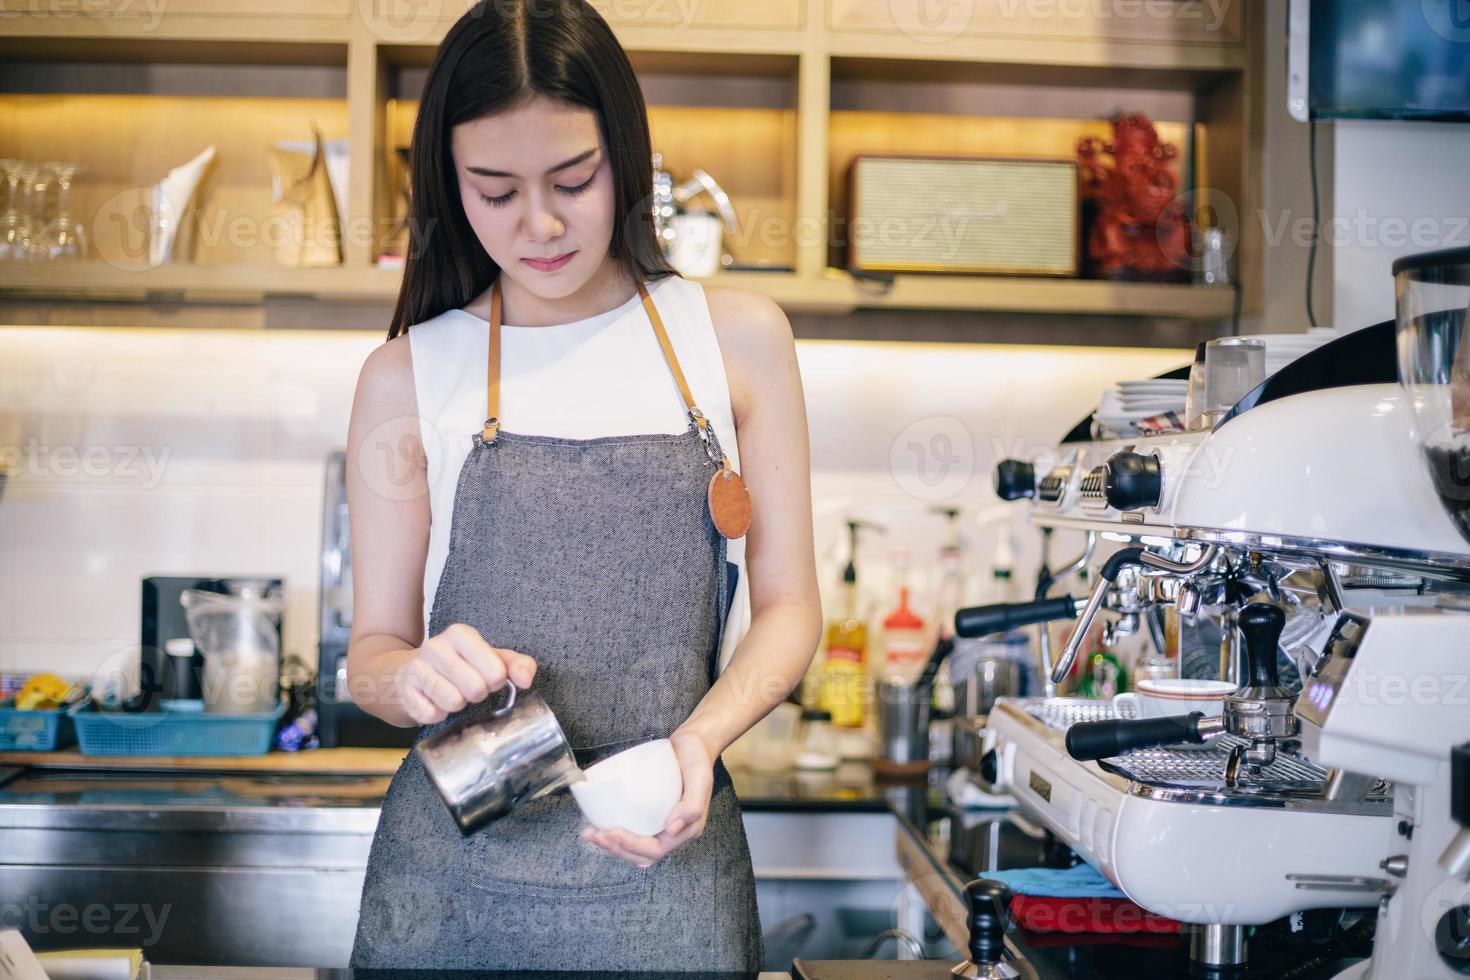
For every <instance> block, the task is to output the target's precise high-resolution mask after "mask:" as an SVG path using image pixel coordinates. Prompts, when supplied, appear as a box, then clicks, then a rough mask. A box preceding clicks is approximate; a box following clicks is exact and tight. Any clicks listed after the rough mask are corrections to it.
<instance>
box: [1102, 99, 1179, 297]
mask: <svg viewBox="0 0 1470 980" xmlns="http://www.w3.org/2000/svg"><path fill="white" fill-rule="evenodd" d="M1178 153H1179V151H1178V150H1177V149H1176V148H1175V147H1174V146H1173V145H1171V144H1169V143H1162V142H1160V141H1159V134H1158V132H1157V131H1156V130H1155V129H1154V127H1153V123H1151V122H1149V121H1148V117H1147V116H1145V115H1143V114H1142V113H1133V114H1130V115H1125V116H1119V117H1118V118H1116V119H1114V120H1113V139H1112V141H1111V142H1107V143H1104V142H1103V141H1102V140H1100V139H1098V138H1097V137H1095V136H1084V137H1083V138H1082V139H1080V140H1078V141H1077V162H1078V166H1079V169H1080V179H1081V182H1082V199H1083V201H1086V202H1090V203H1091V204H1092V205H1093V208H1094V211H1093V216H1092V230H1091V232H1090V233H1089V235H1088V237H1087V254H1088V258H1089V259H1091V271H1092V274H1093V275H1095V276H1097V277H1098V278H1102V279H1148V280H1154V281H1174V280H1182V281H1187V280H1188V279H1189V270H1190V256H1189V238H1190V235H1189V213H1188V211H1187V210H1186V209H1185V207H1184V205H1183V203H1182V202H1180V201H1179V199H1178V185H1179V179H1178V178H1177V177H1176V176H1175V175H1174V171H1173V170H1172V169H1170V166H1169V165H1170V162H1171V161H1173V159H1174V158H1175V157H1176V156H1178ZM1104 154H1110V155H1111V156H1112V158H1113V159H1112V166H1108V165H1107V164H1106V163H1104V162H1103V160H1102V159H1101V158H1102V156H1103V155H1104Z"/></svg>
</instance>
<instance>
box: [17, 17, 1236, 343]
mask: <svg viewBox="0 0 1470 980" xmlns="http://www.w3.org/2000/svg"><path fill="white" fill-rule="evenodd" d="M593 5H594V6H595V7H597V8H598V9H599V10H600V11H601V12H603V14H604V16H607V17H608V19H609V21H610V22H611V23H612V25H613V27H614V29H615V31H616V32H617V33H618V35H619V37H620V39H621V40H622V42H623V43H624V45H625V46H626V47H627V48H628V50H629V52H630V55H631V57H632V59H633V61H634V64H635V67H636V68H637V70H638V71H639V74H640V77H641V78H642V79H643V81H644V87H645V92H646V93H647V95H648V101H649V105H650V118H651V122H652V125H653V129H654V133H655V140H656V148H657V149H659V150H660V152H663V153H664V155H665V158H666V160H667V161H668V163H669V166H670V167H671V169H672V170H673V172H674V173H675V175H676V176H682V174H683V173H685V172H687V170H688V169H689V168H690V167H693V166H704V167H705V168H706V169H708V170H710V171H711V172H712V173H713V174H714V175H715V177H716V179H718V180H720V181H721V182H722V183H724V184H725V186H726V188H727V190H729V191H730V193H731V197H732V199H733V200H734V201H735V202H736V205H737V210H738V211H739V213H740V217H741V219H742V223H743V224H744V223H747V222H748V223H749V225H750V227H751V228H752V229H756V231H754V232H752V233H751V234H749V235H746V236H744V237H743V240H741V241H737V242H736V243H734V245H733V247H732V248H731V251H732V252H733V253H735V256H736V259H737V261H738V262H742V263H746V264H752V265H753V264H770V265H772V266H776V267H778V268H781V270H782V271H748V272H730V273H724V274H721V275H720V276H718V277H716V278H715V279H714V280H713V281H715V282H719V283H726V284H730V285H737V286H740V287H744V288H749V289H754V290H758V291H760V292H763V293H765V294H767V295H769V296H771V297H772V298H773V299H775V300H776V301H777V302H778V303H780V304H781V305H782V306H783V307H784V308H786V309H787V310H788V312H792V313H815V314H842V313H846V312H850V311H853V310H857V309H893V310H949V311H956V310H958V311H991V312H1003V313H1042V314H1048V313H1049V314H1063V315H1102V316H1114V317H1117V316H1132V317H1139V318H1149V317H1157V318H1174V319H1185V320H1194V321H1212V320H1214V321H1218V320H1224V319H1228V318H1229V316H1230V315H1231V312H1232V309H1233V306H1234V302H1235V297H1234V295H1233V291H1232V290H1228V289H1227V290H1220V289H1216V288H1210V287H1199V286H1191V285H1159V284H1146V283H1111V282H1101V281H1094V280H1081V279H1075V280H1054V279H1033V278H1022V277H985V276H960V277H951V276H936V275H900V276H897V277H895V278H894V279H892V280H891V281H887V282H877V281H872V280H866V279H861V280H859V279H854V277H853V276H851V275H849V274H848V273H847V272H845V271H843V270H841V269H839V268H835V267H834V266H835V265H836V264H838V263H840V250H838V249H834V248H833V246H832V244H831V242H830V240H829V239H830V237H831V236H830V234H829V232H830V230H831V228H832V227H833V226H834V220H833V219H834V216H840V215H841V207H842V205H843V201H844V199H845V195H844V194H843V191H842V187H841V181H842V179H843V175H844V174H845V170H846V166H847V163H848V162H849V161H850V159H851V156H852V155H853V154H854V153H856V152H859V151H861V150H874V149H892V148H893V146H894V145H895V141H900V142H901V141H904V140H908V141H910V142H912V143H914V144H915V145H916V146H919V147H920V148H921V149H922V151H924V152H939V151H941V150H942V149H944V148H945V147H946V146H950V147H951V148H952V150H953V152H986V148H987V147H989V148H994V150H996V151H998V150H999V149H1001V148H1006V147H1008V148H1010V149H1012V150H1014V148H1015V146H1016V145H1017V144H1018V142H1019V143H1021V144H1026V145H1030V146H1032V147H1033V148H1034V149H1035V152H1036V153H1037V154H1041V155H1046V154H1052V155H1059V154H1064V153H1065V150H1066V148H1067V147H1068V146H1070V145H1074V144H1075V136H1076V135H1080V134H1081V133H1083V132H1094V131H1098V128H1099V123H1098V120H1099V119H1103V118H1105V117H1106V115H1108V114H1109V112H1111V111H1113V110H1114V109H1129V108H1133V107H1135V106H1139V105H1141V106H1144V107H1145V108H1150V107H1151V108H1153V109H1154V112H1153V113H1152V114H1153V115H1155V117H1156V118H1157V119H1158V120H1159V123H1160V130H1161V132H1163V133H1164V134H1165V136H1166V137H1167V138H1169V139H1171V140H1174V141H1176V142H1180V143H1184V144H1186V145H1187V147H1188V159H1189V170H1190V173H1189V176H1191V177H1192V178H1193V180H1194V182H1195V184H1196V185H1197V186H1199V187H1207V188H1211V189H1212V192H1213V193H1215V194H1218V195H1222V196H1223V199H1224V200H1227V201H1228V202H1229V204H1230V205H1232V206H1233V207H1234V209H1235V213H1236V214H1238V215H1241V216H1246V215H1249V214H1251V213H1253V211H1254V209H1255V208H1257V207H1259V202H1260V200H1261V187H1260V179H1261V178H1260V175H1261V170H1262V168H1261V165H1260V155H1261V138H1262V106H1261V100H1262V95H1261V93H1262V89H1263V85H1264V78H1263V67H1262V64H1261V59H1262V52H1261V38H1262V33H1263V32H1262V20H1263V17H1264V10H1263V7H1264V4H1263V3H1262V2H1259V0H1247V2H1244V3H1241V4H1235V5H1232V6H1230V7H1229V8H1228V10H1227V12H1226V15H1225V17H1224V19H1223V20H1221V21H1220V22H1219V23H1215V24H1212V23H1210V22H1209V21H1208V18H1207V17H1204V14H1205V13H1207V12H1208V8H1207V7H1206V6H1205V5H1198V6H1197V7H1196V6H1195V5H1179V6H1178V7H1177V10H1178V11H1179V14H1178V15H1176V16H1173V17H1162V16H1151V15H1150V14H1149V13H1147V11H1149V10H1156V9H1163V8H1150V7H1149V5H1138V4H1135V3H1131V2H1130V0H1118V2H1117V4H1116V6H1115V5H1114V4H1113V3H1111V2H1109V0H1104V2H1102V3H1100V4H1094V5H1091V7H1090V8H1089V12H1088V14H1087V15H1086V16H1078V15H1077V13H1076V12H1074V11H1071V10H1070V8H1069V9H1068V10H1067V11H1063V10H1062V8H1061V7H1060V6H1057V5H1045V6H1036V8H1035V11H1033V10H1032V6H1031V5H1027V4H1001V3H999V2H998V0H975V2H974V3H967V4H952V5H945V6H944V11H945V13H944V16H942V17H940V18H939V19H938V20H937V21H933V20H929V19H926V18H925V17H924V16H923V13H924V11H923V10H921V9H920V8H921V7H922V0H703V2H701V3H700V4H697V5H694V6H693V7H690V6H689V5H680V4H676V3H673V2H671V0H668V2H665V0H646V2H639V3H614V2H611V0H594V3H593ZM464 7H465V4H464V0H457V2H453V3H450V4H445V5H443V7H442V8H440V7H438V6H437V5H417V6H408V7H404V8H403V10H405V11H407V14H406V15H405V16H398V15H399V14H400V13H402V11H400V10H398V9H397V8H395V7H394V5H392V4H390V3H387V2H386V0H371V2H367V0H365V2H357V0H291V2H286V0H262V2H259V3H256V4H252V5H249V7H248V9H246V8H242V7H241V6H240V5H238V4H232V3H227V2H225V0H171V2H170V3H169V5H168V6H167V7H166V8H165V9H164V10H163V11H162V13H160V14H159V15H158V16H157V17H156V18H152V19H150V17H149V16H148V15H147V11H146V9H145V8H142V7H139V8H137V15H136V16H131V17H125V16H121V15H118V16H109V17H84V16H72V15H69V14H68V13H66V12H62V13H58V14H55V15H47V14H44V13H36V12H34V11H35V9H36V8H34V5H32V4H29V3H28V2H27V0H0V14H14V16H10V17H7V19H6V36H5V37H4V38H0V63H7V64H9V65H10V67H9V68H0V155H3V156H9V157H22V158H29V159H57V158H61V159H80V160H83V161H86V162H87V163H89V164H91V165H92V170H91V171H89V173H88V174H86V175H84V176H83V177H82V178H80V179H79V180H78V181H77V182H76V183H75V185H74V187H73V203H74V207H75V208H76V210H77V211H78V212H79V213H80V214H83V215H86V214H95V213H97V209H98V208H99V206H101V205H102V204H103V203H104V202H106V201H108V200H113V199H115V198H116V196H117V195H118V194H122V193H126V192H127V190H128V189H129V188H130V187H131V188H133V189H135V190H136V188H138V187H140V186H146V185H147V184H150V183H152V182H155V181H157V180H158V179H159V178H160V177H161V176H162V175H163V173H164V172H165V171H166V170H167V169H168V168H169V167H172V166H175V165H177V164H178V163H180V162H181V161H183V160H184V159H187V158H188V157H189V156H191V155H192V154H193V153H195V152H197V151H198V150H199V149H201V148H202V147H203V146H204V145H207V144H209V143H215V144H216V145H217V146H219V147H220V150H221V154H220V155H221V163H220V164H219V167H220V171H217V172H216V173H215V174H212V175H211V179H210V180H209V181H207V182H206V184H207V187H208V190H207V191H203V190H202V199H201V200H200V201H199V202H198V205H199V207H200V209H201V211H203V212H210V211H211V209H213V210H215V211H218V212H221V213H225V214H232V215H239V216H243V217H244V218H245V219H247V220H253V221H260V220H263V215H264V214H265V213H266V212H267V211H268V208H269V175H268V172H267V170H266V164H265V153H264V151H265V146H266V144H267V143H268V142H269V141H271V140H274V139H304V138H306V137H307V136H308V135H309V126H310V125H311V124H315V125H317V126H319V127H320V128H321V129H322V130H323V134H324V135H325V136H327V137H329V138H330V137H332V136H338V137H346V138H347V139H348V141H349V146H350V161H349V170H350V179H349V193H348V206H347V212H348V213H347V215H346V222H347V223H348V224H353V225H357V226H358V227H361V228H371V229H373V230H372V232H371V233H369V234H366V235H364V234H357V235H352V234H348V235H346V236H344V238H345V239H346V242H347V244H346V247H345V248H344V259H345V261H344V264H343V265H342V266H340V267H338V268H331V269H294V268H286V267H282V266H278V265H274V264H272V255H271V253H270V251H269V249H268V247H266V246H264V245H261V244H259V243H247V244H245V245H242V244H241V243H240V242H239V241H237V240H235V239H232V238H231V237H230V236H228V235H225V236H223V238H219V237H217V238H215V239H212V240H210V241H207V242H204V243H203V244H196V245H195V246H194V251H193V253H192V256H191V257H192V260H193V261H189V262H184V261H180V262H177V263H176V264H172V265H167V266H162V267H158V268H151V269H139V268H137V267H136V265H135V264H129V263H119V262H116V261H104V260H102V259H94V260H91V261H86V262H81V263H70V264H66V263H48V264H36V265H25V266H10V267H8V268H0V303H5V302H12V301H14V302H20V301H26V302H35V301H38V300H39V301H44V300H46V299H50V298H55V299H66V300H68V301H83V302H98V303H115V302H129V303H135V304H138V305H139V306H140V308H143V307H146V306H147V304H149V303H154V302H168V303H181V302H182V303H198V304H200V305H201V307H206V306H209V305H220V304H237V305H238V304H253V303H267V302H270V301H271V300H273V299H275V298H278V297H290V298H292V299H302V298H306V299H311V300H317V301H321V302H324V303H331V302H337V301H359V302H363V303H370V304H376V303H381V304H385V305H386V304H389V303H391V302H392V301H393V299H394V297H395V296H396V293H397V288H398V282H399V278H400V274H399V273H398V272H397V271H394V270H392V269H385V268H378V267H377V266H376V265H375V262H374V259H375V255H376V253H377V252H378V251H379V250H380V248H381V247H382V245H383V243H384V240H385V239H386V230H387V228H388V227H390V226H391V224H392V221H393V217H394V199H395V194H394V191H393V187H394V186H395V185H394V181H395V180H396V179H397V173H396V170H395V168H396V167H397V166H398V163H397V161H396V159H395V154H394V147H395V146H398V145H403V144H404V143H406V141H407V133H408V132H409V131H410V130H411V125H412V119H413V112H414V111H415V109H416V100H417V91H416V86H417V85H418V84H421V80H422V73H423V71H424V70H425V68H426V66H427V65H428V63H429V60H430V58H431V57H432V54H433V51H434V48H435V46H436V45H437V43H438V41H439V40H440V39H441V38H442V37H443V35H444V32H445V31H446V30H447V29H448V28H449V26H450V25H451V24H452V23H453V21H454V19H455V18H456V17H457V16H458V14H459V13H460V12H461V11H462V10H463V9H464ZM58 9H59V8H58ZM1169 9H1176V8H1169ZM1048 10H1051V11H1053V13H1052V15H1051V16H1044V15H1043V14H1044V12H1045V11H1048ZM1140 10H1143V11H1145V12H1144V13H1141V14H1140V13H1138V11H1140ZM686 11H687V13H686ZM954 11H960V12H961V13H963V12H965V11H968V13H967V14H966V15H965V18H964V19H960V20H956V19H955V16H957V15H955V14H954ZM1038 11H1040V12H1043V14H1038V13H1037V12H1038ZM1189 11H1197V12H1199V13H1200V16H1201V17H1204V19H1203V20H1201V19H1197V18H1195V17H1193V16H1189V17H1186V16H1184V14H1185V13H1187V12H1189ZM1064 14H1065V15H1064ZM158 66H173V67H172V68H171V69H168V70H163V69H160V68H159V67H158ZM216 66H217V67H216ZM83 67H84V68H85V69H86V70H85V71H81V70H79V69H81V68H83ZM99 72H102V74H101V75H99V74H98V73H99ZM283 73H284V74H283ZM155 74H156V77H155ZM78 78H82V79H87V80H84V81H82V82H77V81H76V79H78ZM99 78H103V79H106V80H108V82H107V87H106V88H101V89H99V88H98V87H97V85H98V83H97V79H99ZM158 78H162V79H164V81H163V82H162V83H160V82H158V80H157V79H158ZM168 79H172V81H169V80H168ZM190 79H193V83H192V84H191V81H190ZM283 79H284V81H283ZM88 80H89V81H88ZM232 85H233V86H234V88H233V89H232V88H231V86H232ZM283 86H284V87H285V88H287V89H290V92H289V93H283V92H282V91H281V89H282V88H283ZM117 92H121V93H123V94H109V93H117ZM199 92H204V93H207V94H197V93H199ZM262 92H264V94H261V93H262ZM875 92H881V99H878V100H876V101H875V99H874V93H875ZM1018 93H1022V95H1021V96H1018ZM1031 93H1037V95H1036V99H1035V105H1036V108H1034V109H1031V110H1029V111H1028V109H1027V106H1026V104H1025V103H1027V102H1030V101H1031V100H1032V99H1031ZM201 100H204V102H202V101H201ZM208 100H220V101H218V102H208ZM206 103H207V105H209V106H217V107H218V111H215V112H208V111H203V110H202V109H201V106H202V105H204V104H206ZM936 103H942V104H940V105H936ZM1018 103H1020V104H1018ZM1109 106H1111V107H1112V109H1109V108H1107V107H1109ZM179 120H188V125H187V126H183V125H182V124H180V123H179ZM951 122H952V125H950V123H951ZM1103 128H1104V129H1105V126H1104V127H1103ZM99 146H100V147H102V148H103V150H100V151H99V150H98V149H97V148H98V147H99ZM762 222H765V223H766V224H768V225H769V226H771V227H778V228H785V229H787V230H788V232H791V233H790V234H788V235H787V236H786V237H785V238H784V239H780V236H766V235H764V234H763V233H762V232H760V231H759V229H761V228H762V227H763V225H762ZM1253 225H1254V223H1252V222H1248V221H1246V220H1244V218H1243V217H1242V220H1241V221H1240V233H1239V237H1240V243H1239V251H1238V270H1239V278H1240V280H1241V289H1242V307H1243V309H1244V310H1245V311H1247V312H1251V311H1254V310H1255V309H1256V308H1257V307H1258V305H1259V293H1260V280H1261V269H1260V263H1261V252H1262V243H1261V241H1260V236H1259V229H1255V228H1253ZM798 231H801V232H805V233H796V232H798ZM106 234H107V232H106V230H105V229H103V236H104V237H105V235H106ZM94 237H95V236H94ZM203 318H204V320H205V321H206V322H205V323H204V324H202V325H208V324H207V321H208V316H207V314H205V315H204V317H203ZM1039 339H1044V338H1039Z"/></svg>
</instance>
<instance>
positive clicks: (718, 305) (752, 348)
mask: <svg viewBox="0 0 1470 980" xmlns="http://www.w3.org/2000/svg"><path fill="white" fill-rule="evenodd" d="M704 296H705V301H706V302H707V303H708V304H709V314H710V320H711V322H712V323H714V326H715V334H716V335H717V336H718V337H719V340H720V344H721V346H724V345H725V344H726V343H727V342H728V343H729V345H730V346H731V347H734V348H737V349H740V350H742V351H745V352H746V353H747V354H754V355H756V356H759V355H760V354H761V353H765V354H766V355H771V354H776V355H779V354H780V352H781V351H783V350H784V349H785V348H786V347H787V346H788V345H789V344H790V343H791V323H790V321H789V320H787V319H786V314H785V312H783V311H782V309H781V307H780V306H778V305H777V304H776V301H775V300H773V299H771V298H770V297H769V296H766V295H764V294H762V293H757V292H755V291H754V290H751V289H741V288H739V287H738V286H711V285H707V286H705V287H704Z"/></svg>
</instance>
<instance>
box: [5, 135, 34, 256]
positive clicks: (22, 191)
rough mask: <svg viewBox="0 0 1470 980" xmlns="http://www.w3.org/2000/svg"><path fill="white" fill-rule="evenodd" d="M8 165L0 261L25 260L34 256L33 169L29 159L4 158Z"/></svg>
mask: <svg viewBox="0 0 1470 980" xmlns="http://www.w3.org/2000/svg"><path fill="white" fill-rule="evenodd" d="M0 167H3V168H4V173H5V186H6V190H7V194H6V203H5V214H4V215H3V216H0V261H7V262H25V261H27V260H29V259H30V257H31V255H30V240H31V236H32V234H33V233H32V230H31V215H32V211H33V207H32V203H31V195H32V185H33V184H34V183H35V180H34V178H33V177H32V171H33V170H34V168H35V164H33V163H31V162H30V161H28V160H0Z"/></svg>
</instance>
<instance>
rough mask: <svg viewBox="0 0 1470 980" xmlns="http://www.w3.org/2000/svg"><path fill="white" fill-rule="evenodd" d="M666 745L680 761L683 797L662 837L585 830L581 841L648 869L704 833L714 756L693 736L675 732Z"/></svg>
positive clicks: (672, 813) (713, 776) (630, 832)
mask: <svg viewBox="0 0 1470 980" xmlns="http://www.w3.org/2000/svg"><path fill="white" fill-rule="evenodd" d="M669 741H670V742H672V743H673V745H674V755H675V756H676V757H677V758H678V760H679V772H680V775H681V776H683V779H684V794H683V796H682V797H681V798H680V800H679V802H678V803H676V804H674V808H673V809H672V810H670V811H669V816H668V819H667V820H666V821H665V822H664V829H663V833H661V834H659V835H658V836H657V837H640V836H639V835H638V834H635V833H633V832H632V831H628V830H623V829H622V828H614V829H612V830H598V829H597V828H596V827H588V828H587V829H586V830H584V831H582V838H583V840H589V841H591V842H592V843H594V844H596V845H597V846H598V847H600V848H602V849H603V850H605V851H607V852H608V853H610V854H615V855H617V856H618V857H620V858H622V859H623V860H624V861H628V862H631V863H633V864H636V865H638V867H640V868H651V867H653V865H654V864H656V863H657V862H658V861H661V860H662V859H663V858H664V857H665V856H666V855H667V854H669V853H670V852H672V851H674V850H675V849H677V848H680V847H683V846H684V845H685V844H687V843H689V842H690V841H692V840H694V839H695V838H696V837H698V836H699V835H700V834H702V833H704V823H705V820H706V819H707V818H708V817H709V801H710V794H711V792H712V791H713V790H714V783H715V759H714V754H713V753H712V752H710V749H709V746H708V745H706V744H705V742H704V739H703V738H701V737H700V736H698V735H696V734H694V733H693V732H675V733H674V734H673V735H671V736H670V737H669Z"/></svg>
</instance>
